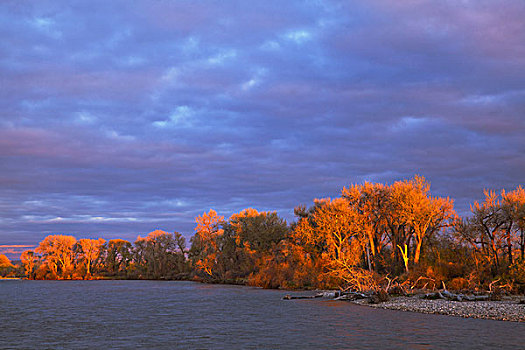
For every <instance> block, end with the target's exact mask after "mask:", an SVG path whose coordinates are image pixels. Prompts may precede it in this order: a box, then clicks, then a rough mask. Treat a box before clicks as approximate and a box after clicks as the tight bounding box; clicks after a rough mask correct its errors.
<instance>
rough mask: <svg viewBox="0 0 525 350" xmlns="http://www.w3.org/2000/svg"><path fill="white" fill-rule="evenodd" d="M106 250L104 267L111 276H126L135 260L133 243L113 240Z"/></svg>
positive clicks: (109, 242)
mask: <svg viewBox="0 0 525 350" xmlns="http://www.w3.org/2000/svg"><path fill="white" fill-rule="evenodd" d="M105 250H106V251H105V256H104V260H105V263H104V265H105V267H106V269H107V270H108V272H109V274H111V275H119V274H120V275H122V274H125V273H126V270H127V268H128V266H129V264H130V263H131V260H132V258H133V255H132V245H131V243H130V242H129V241H126V240H124V239H111V240H109V241H108V243H107V247H106V249H105Z"/></svg>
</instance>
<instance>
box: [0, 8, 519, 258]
mask: <svg viewBox="0 0 525 350" xmlns="http://www.w3.org/2000/svg"><path fill="white" fill-rule="evenodd" d="M524 18H525V2H523V1H483V0H476V1H467V0H464V1H459V0H450V1H423V0H406V1H405V0H391V1H388V0H366V1H365V0H363V1H268V0H266V1H189V0H188V1H111V2H109V1H82V2H80V1H67V2H48V1H33V2H21V1H14V0H13V1H3V2H2V3H1V4H0V36H1V38H2V40H1V41H0V104H1V106H0V107H1V108H0V169H1V173H0V208H1V210H0V252H2V251H3V252H11V253H12V252H15V251H20V250H23V249H25V248H26V247H15V245H17V246H26V245H27V246H31V245H34V244H36V243H38V242H39V241H40V240H41V239H42V238H43V237H45V236H46V235H48V234H51V233H70V234H73V235H75V236H76V237H77V238H82V237H104V238H106V239H110V238H117V237H118V238H124V239H128V240H131V241H134V240H135V238H136V237H137V235H139V234H141V235H144V234H147V233H148V232H150V231H152V230H153V229H156V228H160V229H163V230H166V231H175V230H176V231H180V232H182V233H184V234H185V235H186V236H190V235H191V234H192V232H193V228H194V226H195V225H194V217H195V216H196V215H199V214H201V213H202V212H203V211H207V210H209V209H210V208H214V209H215V210H217V211H218V212H219V213H220V214H222V215H225V216H226V217H228V216H229V215H230V214H232V213H233V212H236V211H239V210H241V209H243V208H246V207H254V208H256V209H258V210H276V211H277V212H278V213H279V214H280V215H282V216H283V217H285V218H286V219H288V220H289V221H291V220H293V207H294V206H296V205H298V204H309V203H311V202H312V200H313V199H314V198H316V197H327V196H337V195H339V193H340V190H341V188H342V187H343V186H345V185H348V184H350V183H361V182H363V181H374V182H392V181H396V180H400V179H403V178H408V177H411V176H413V175H414V174H420V175H423V176H425V177H426V178H427V179H428V180H429V181H430V182H431V183H432V192H433V194H434V195H439V196H450V197H452V198H454V199H455V203H456V209H457V210H458V212H460V213H467V212H468V208H469V203H471V202H472V201H473V200H479V199H481V198H482V195H483V193H482V192H483V189H484V188H494V189H502V188H506V189H512V188H515V187H516V186H518V185H520V184H524V182H525V181H524V179H525V177H524V174H525V136H524V135H525V21H524V20H523V19H524Z"/></svg>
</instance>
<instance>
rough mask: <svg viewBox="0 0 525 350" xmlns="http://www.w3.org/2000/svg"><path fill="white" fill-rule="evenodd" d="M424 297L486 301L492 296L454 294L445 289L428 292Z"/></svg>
mask: <svg viewBox="0 0 525 350" xmlns="http://www.w3.org/2000/svg"><path fill="white" fill-rule="evenodd" d="M422 298H423V299H430V300H436V299H444V300H451V301H484V300H489V298H490V296H489V295H465V294H454V293H451V292H449V291H448V290H446V289H445V290H443V291H441V292H436V293H427V294H425V295H423V296H422Z"/></svg>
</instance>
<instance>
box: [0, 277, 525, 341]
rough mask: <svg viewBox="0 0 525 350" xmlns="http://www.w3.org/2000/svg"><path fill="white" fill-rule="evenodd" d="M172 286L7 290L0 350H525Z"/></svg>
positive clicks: (319, 305)
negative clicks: (108, 349)
mask: <svg viewBox="0 0 525 350" xmlns="http://www.w3.org/2000/svg"><path fill="white" fill-rule="evenodd" d="M284 294H286V292H283V291H276V290H263V289H257V288H251V287H242V286H226V285H206V284H199V283H193V282H171V281H169V282H168V281H23V280H20V281H16V280H15V281H2V282H0V348H2V349H27V348H31V349H32V348H40V349H44V348H52V349H94V348H99V349H100V348H104V347H105V348H111V349H119V348H120V349H136V348H143V349H151V348H156V349H173V348H181V349H184V348H187V349H370V348H375V349H396V348H397V349H459V348H461V349H479V348H498V349H507V348H508V349H524V348H525V340H524V338H523V335H524V334H525V325H524V324H522V323H512V322H503V321H493V320H477V319H464V318H457V317H450V316H442V315H426V314H418V313H408V312H402V311H391V310H381V309H374V308H369V307H366V306H359V305H354V304H351V303H346V302H337V301H331V300H319V299H309V300H291V301H283V300H281V297H282V296H283V295H284Z"/></svg>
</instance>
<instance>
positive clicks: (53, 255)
mask: <svg viewBox="0 0 525 350" xmlns="http://www.w3.org/2000/svg"><path fill="white" fill-rule="evenodd" d="M76 242H77V240H76V238H75V237H73V236H66V235H50V236H47V237H46V238H44V240H43V241H42V242H40V244H39V245H38V247H37V248H36V251H37V252H38V253H40V254H42V258H43V259H44V260H45V262H46V263H47V265H48V267H49V269H50V270H51V272H52V273H53V274H54V275H56V276H60V277H62V278H65V277H67V276H68V275H69V274H71V272H72V270H73V263H74V261H75V254H74V252H73V246H74V245H75V243H76Z"/></svg>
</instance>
